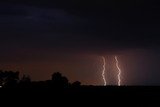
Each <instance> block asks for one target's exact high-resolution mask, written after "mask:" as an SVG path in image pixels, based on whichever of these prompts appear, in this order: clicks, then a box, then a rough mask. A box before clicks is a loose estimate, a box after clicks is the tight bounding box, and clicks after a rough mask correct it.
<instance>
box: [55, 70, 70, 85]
mask: <svg viewBox="0 0 160 107" xmlns="http://www.w3.org/2000/svg"><path fill="white" fill-rule="evenodd" d="M52 85H53V86H55V87H57V88H65V87H67V86H68V85H69V82H68V79H67V78H66V77H64V76H62V74H61V73H59V72H56V73H54V74H53V75H52Z"/></svg>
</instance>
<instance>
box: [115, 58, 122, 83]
mask: <svg viewBox="0 0 160 107" xmlns="http://www.w3.org/2000/svg"><path fill="white" fill-rule="evenodd" d="M115 60H116V67H117V69H118V76H117V77H118V86H121V72H122V71H121V69H120V67H119V62H118V57H117V56H115Z"/></svg>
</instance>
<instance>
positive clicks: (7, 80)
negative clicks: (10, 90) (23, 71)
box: [0, 71, 19, 87]
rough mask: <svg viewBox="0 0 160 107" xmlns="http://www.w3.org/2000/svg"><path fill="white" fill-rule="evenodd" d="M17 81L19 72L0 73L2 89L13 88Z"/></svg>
mask: <svg viewBox="0 0 160 107" xmlns="http://www.w3.org/2000/svg"><path fill="white" fill-rule="evenodd" d="M18 81H19V72H13V71H4V72H3V71H0V85H1V86H3V87H14V86H16V85H17V83H18Z"/></svg>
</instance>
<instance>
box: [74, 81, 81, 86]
mask: <svg viewBox="0 0 160 107" xmlns="http://www.w3.org/2000/svg"><path fill="white" fill-rule="evenodd" d="M72 86H73V87H80V86H81V82H79V81H76V82H74V83H72Z"/></svg>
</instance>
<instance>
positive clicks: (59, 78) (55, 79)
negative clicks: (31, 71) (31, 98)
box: [0, 70, 81, 89]
mask: <svg viewBox="0 0 160 107" xmlns="http://www.w3.org/2000/svg"><path fill="white" fill-rule="evenodd" d="M19 74H20V73H19V72H18V71H17V72H14V71H2V70H1V71H0V87H1V88H37V87H38V88H39V87H40V88H41V87H42V88H58V89H59V88H61V89H62V88H69V87H79V86H81V82H79V81H75V82H73V83H69V80H68V79H67V77H65V76H63V75H62V74H61V73H60V72H55V73H53V74H52V76H51V77H52V78H51V80H46V81H31V78H30V76H29V75H23V76H22V78H20V77H19Z"/></svg>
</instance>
